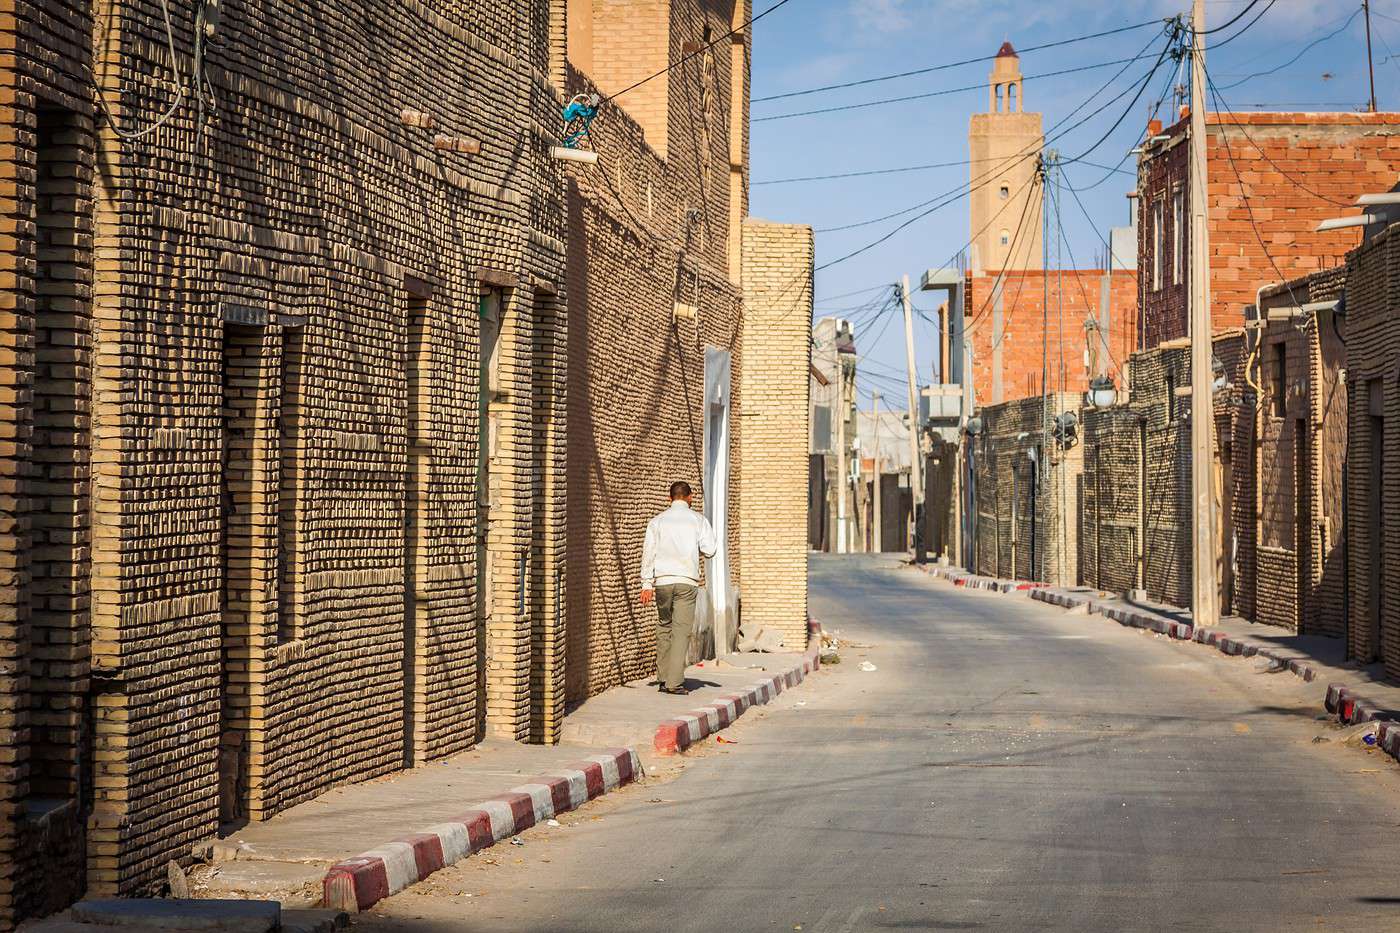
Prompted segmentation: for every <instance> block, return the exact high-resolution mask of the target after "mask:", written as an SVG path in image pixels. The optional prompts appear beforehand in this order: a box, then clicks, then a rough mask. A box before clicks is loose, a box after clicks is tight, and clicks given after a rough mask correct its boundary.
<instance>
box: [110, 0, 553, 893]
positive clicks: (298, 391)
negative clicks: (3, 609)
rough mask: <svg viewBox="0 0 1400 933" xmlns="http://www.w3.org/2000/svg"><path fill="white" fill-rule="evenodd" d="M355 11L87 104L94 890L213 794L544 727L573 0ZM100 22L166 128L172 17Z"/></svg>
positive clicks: (216, 812) (261, 14) (122, 883)
mask: <svg viewBox="0 0 1400 933" xmlns="http://www.w3.org/2000/svg"><path fill="white" fill-rule="evenodd" d="M108 12H109V13H110V16H109V15H107V13H108ZM362 12H363V11H361V10H359V9H358V8H356V10H354V11H351V10H349V9H348V8H345V7H344V6H343V5H336V4H332V5H331V6H329V7H325V6H312V7H308V6H306V5H302V4H293V3H288V2H273V3H266V4H259V5H256V6H236V7H233V8H229V9H226V11H225V14H224V18H223V23H222V25H221V26H220V31H219V37H218V41H217V42H214V43H211V44H209V45H208V46H207V47H206V53H207V54H206V58H205V60H204V61H203V62H202V73H203V76H204V78H205V79H206V80H207V81H208V82H209V84H210V85H211V86H212V89H213V102H210V101H206V102H205V105H204V107H203V108H202V109H201V107H200V106H198V102H197V101H196V100H194V99H190V100H188V101H186V102H185V103H184V104H182V105H181V106H180V107H178V108H177V109H176V110H175V112H174V113H173V115H172V116H171V117H170V118H169V119H168V120H167V121H165V122H164V123H162V124H161V125H160V127H159V128H158V129H156V130H154V131H152V132H150V133H149V134H147V135H145V136H142V137H140V138H137V139H127V138H122V137H119V136H118V135H117V134H116V133H115V132H113V131H112V130H111V129H110V128H107V129H104V130H103V131H102V133H101V137H100V147H99V159H98V165H99V168H100V172H99V175H98V179H97V186H96V195H97V197H96V201H97V208H96V238H95V241H96V264H97V269H98V270H99V275H98V283H97V289H96V294H95V300H94V317H95V320H96V325H95V331H96V340H97V346H98V350H97V353H96V354H95V366H94V401H93V409H94V412H93V418H94V425H95V427H94V441H93V447H94V454H93V458H94V462H95V477H94V483H95V486H96V496H97V502H98V505H97V509H96V512H95V525H94V540H93V546H92V565H93V570H92V576H93V579H94V586H93V590H94V597H93V602H92V628H93V642H94V649H93V665H94V671H95V690H94V700H93V702H94V706H95V708H94V712H93V720H94V723H95V726H94V728H95V736H94V742H95V749H96V751H95V760H96V772H95V776H94V787H95V791H94V803H93V812H92V815H91V817H90V819H89V837H90V838H89V846H88V852H89V857H88V888H89V891H90V892H94V893H112V892H116V893H123V894H132V893H142V892H148V891H151V890H154V889H155V888H156V887H158V885H159V883H160V878H161V877H162V876H163V868H164V864H165V862H166V861H167V860H169V859H171V858H177V859H179V858H186V857H187V855H188V851H189V846H190V843H191V842H193V841H195V840H197V839H199V838H203V837H207V836H209V835H212V834H213V833H214V832H215V831H216V829H217V826H218V822H219V817H220V813H221V811H222V812H223V814H224V815H225V816H228V815H235V816H243V817H247V818H250V819H258V818H262V817H266V816H267V815H269V814H271V813H275V812H277V811H278V810H280V809H282V808H285V807H287V806H290V805H292V804H294V803H297V802H299V801H302V800H306V799H308V798H310V797H312V796H315V795H316V794H318V793H321V792H323V791H324V790H326V789H327V788H330V787H332V786H335V785H336V784H339V783H343V782H346V781H355V780H363V779H366V778H369V777H373V776H375V775H378V774H384V773H387V772H389V771H392V770H394V769H397V768H400V767H402V766H404V764H406V763H417V762H420V761H423V760H426V759H429V758H433V757H438V756H441V755H445V754H450V753H452V752H454V751H458V750H461V749H463V748H465V747H468V746H469V745H471V744H472V743H474V742H476V741H477V740H478V739H479V738H480V736H481V735H482V734H483V730H485V729H491V730H492V731H495V732H498V733H501V734H505V735H507V736H511V737H517V738H526V737H528V736H529V735H531V734H535V735H537V736H539V737H543V738H548V736H549V730H550V728H552V726H551V725H550V724H551V723H556V722H557V714H558V711H559V709H560V707H561V705H562V694H561V692H560V691H559V690H558V689H557V683H558V681H559V678H560V671H559V667H560V663H559V662H560V653H559V648H558V646H559V644H560V643H561V639H560V638H559V637H558V634H557V632H558V627H559V625H560V624H562V617H563V613H562V607H561V606H560V605H559V603H558V596H559V594H560V592H561V591H560V588H559V587H557V586H552V585H551V580H552V579H554V578H555V577H557V573H558V565H559V562H560V561H559V559H560V555H561V554H562V543H561V534H562V518H563V513H562V502H563V482H562V465H563V461H562V453H563V451H562V430H563V428H562V422H561V418H560V417H559V412H560V411H561V406H562V399H561V398H560V395H561V394H562V392H563V391H564V386H563V381H562V377H561V376H560V373H562V360H563V357H562V354H563V346H562V344H563V339H564V336H565V331H564V325H563V320H564V318H563V313H562V308H563V303H562V302H563V284H564V283H563V260H564V204H563V198H562V194H561V192H562V188H561V181H562V179H561V176H560V175H559V172H558V169H557V167H556V164H555V163H554V162H553V161H552V160H550V159H549V157H548V154H547V146H548V144H549V143H550V142H551V138H550V132H552V130H551V131H549V132H546V131H545V130H544V129H543V128H544V127H554V126H557V121H558V108H559V106H560V97H559V94H558V91H557V90H555V89H553V88H551V86H550V85H549V83H548V78H549V74H550V73H551V70H553V71H555V72H557V71H558V69H559V67H560V66H559V63H558V62H557V60H556V59H557V56H558V49H557V46H558V43H557V42H552V41H551V37H550V28H551V24H552V23H554V24H556V25H557V23H558V21H559V20H560V11H559V10H558V9H555V5H552V4H551V3H549V2H548V0H526V2H520V3H514V4H486V3H480V2H471V3H454V4H449V5H448V6H447V7H446V8H443V7H441V6H440V5H431V4H425V3H421V2H418V0H405V2H402V3H397V4H390V5H388V6H385V7H383V8H382V9H379V10H377V11H376V12H375V15H374V22H375V30H374V35H373V37H372V40H369V41H367V39H366V35H365V34H364V33H363V32H361V31H359V30H358V28H355V27H351V26H349V25H348V24H349V23H350V22H351V21H352V20H357V18H358V17H360V16H361V15H362ZM173 13H174V14H175V17H176V18H175V21H174V33H175V36H174V38H175V42H176V46H177V50H178V52H179V54H180V55H181V56H182V62H183V63H185V65H186V67H187V68H188V67H189V63H190V62H191V60H192V59H191V56H192V52H193V43H192V36H193V32H194V23H193V22H192V21H191V18H190V14H189V12H188V11H187V10H183V9H180V8H174V9H173ZM101 22H102V23H103V24H104V31H103V32H102V33H101V34H99V36H98V41H99V44H100V48H101V49H102V51H101V53H100V65H99V68H98V77H99V84H100V86H101V88H102V93H103V95H104V97H105V98H106V99H107V100H108V101H109V102H110V105H111V106H112V108H113V110H114V111H115V112H116V115H117V120H118V121H119V123H120V125H121V126H122V127H123V129H133V128H147V127H151V126H153V125H154V124H155V122H156V120H157V119H158V118H159V116H160V115H161V114H162V113H163V112H164V110H165V108H166V107H167V105H168V103H169V91H168V84H166V83H165V82H164V80H163V78H162V77H161V76H163V75H165V74H166V73H167V72H168V68H169V62H168V61H167V59H168V53H166V51H165V48H166V33H165V27H164V22H163V19H162V17H161V16H160V12H159V10H158V9H155V8H149V7H147V6H138V5H134V4H131V3H128V2H125V0H120V2H117V0H114V2H112V3H111V4H110V10H109V11H107V12H104V15H103V17H101ZM108 24H110V25H108ZM309 37H310V38H309ZM307 41H312V42H314V45H315V54H314V55H310V56H308V55H307V53H306V42H307ZM551 56H554V57H553V58H552V57H551ZM483 89H489V92H486V93H483ZM405 108H409V109H412V110H416V111H421V112H426V113H429V114H431V115H432V117H433V118H434V119H435V122H436V125H435V127H434V128H431V129H430V128H426V127H423V126H420V125H414V123H411V122H405V121H404V120H403V119H401V116H400V114H401V111H402V110H404V109H405ZM438 134H441V135H443V136H445V137H472V138H475V139H478V140H480V145H481V151H480V153H479V154H475V155H473V154H470V153H468V152H464V151H456V150H454V149H452V148H441V147H439V146H436V145H435V144H434V137H435V135H438ZM483 296H486V297H488V298H489V300H490V301H493V302H498V304H499V309H500V310H499V314H498V319H499V320H498V324H499V332H500V336H499V338H498V340H497V343H496V346H497V350H496V352H495V354H494V355H493V357H492V359H491V360H490V361H484V360H483V359H482V356H481V353H480V348H481V343H482V336H483V311H484V306H483V305H482V299H483ZM484 362H489V365H487V366H483V363H484ZM486 370H489V375H488V374H487V372H486ZM487 382H489V383H490V385H484V383H487ZM483 415H484V417H483ZM483 470H484V471H485V475H487V476H488V477H489V480H490V482H489V485H488V486H487V487H486V488H480V484H479V481H478V477H479V476H480V475H481V474H482V471H483ZM488 517H489V527H488V526H487V525H486V524H484V523H483V520H485V519H487V518H488ZM483 534H484V543H481V542H482V540H483V539H482V535H483ZM479 547H480V548H481V549H480V550H479ZM536 646H538V648H539V650H538V651H536V650H535V648H536ZM488 671H489V676H488ZM537 724H538V728H537Z"/></svg>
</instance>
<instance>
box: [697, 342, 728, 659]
mask: <svg viewBox="0 0 1400 933" xmlns="http://www.w3.org/2000/svg"><path fill="white" fill-rule="evenodd" d="M729 374H730V356H729V352H728V351H727V350H720V349H718V348H716V347H706V348H705V412H704V413H705V477H704V480H705V518H706V519H708V520H709V522H710V526H711V527H712V528H714V530H715V537H716V538H717V539H718V541H719V547H718V549H717V550H716V551H715V556H714V557H713V558H712V559H711V560H710V564H709V567H708V569H707V572H706V574H705V589H706V595H707V596H708V597H709V602H710V611H711V613H712V616H713V618H712V620H711V621H712V622H713V631H714V633H715V650H716V654H728V652H729V647H730V645H731V644H732V642H733V640H734V631H733V628H732V627H731V625H730V620H731V618H732V612H731V600H730V598H729V546H728V537H729V535H728V516H729V397H730V386H729Z"/></svg>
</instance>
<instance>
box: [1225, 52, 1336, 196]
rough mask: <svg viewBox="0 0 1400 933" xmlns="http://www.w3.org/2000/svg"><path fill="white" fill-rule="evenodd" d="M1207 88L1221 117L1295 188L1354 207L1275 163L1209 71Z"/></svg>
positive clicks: (1228, 146)
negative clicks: (1308, 183) (1218, 107)
mask: <svg viewBox="0 0 1400 933" xmlns="http://www.w3.org/2000/svg"><path fill="white" fill-rule="evenodd" d="M1206 86H1207V88H1208V89H1209V90H1210V92H1211V96H1212V97H1214V98H1215V101H1216V103H1217V104H1219V105H1220V109H1219V111H1218V113H1219V115H1220V116H1222V117H1226V118H1228V119H1229V121H1230V125H1231V126H1233V127H1234V128H1235V129H1237V130H1239V131H1240V134H1241V135H1243V136H1244V138H1245V139H1247V140H1249V144H1250V145H1251V146H1253V147H1254V148H1255V150H1256V151H1257V152H1258V153H1259V154H1260V155H1261V156H1263V157H1264V161H1266V162H1268V163H1269V164H1270V165H1272V166H1273V167H1274V169H1275V170H1276V171H1277V172H1278V173H1279V174H1280V175H1282V176H1283V177H1284V178H1286V179H1288V181H1289V182H1291V183H1292V184H1293V186H1294V187H1296V188H1298V189H1299V190H1302V191H1306V192H1307V193H1308V194H1310V195H1312V196H1313V197H1315V198H1318V199H1319V200H1322V201H1326V202H1327V203H1328V204H1332V205H1334V206H1336V207H1350V206H1352V205H1350V204H1348V203H1347V202H1346V201H1338V200H1337V199H1336V198H1330V197H1328V196H1327V195H1325V194H1322V193H1321V192H1319V191H1314V190H1313V189H1312V188H1309V187H1308V186H1307V185H1305V184H1303V183H1302V182H1301V181H1299V180H1298V179H1297V178H1294V177H1293V175H1292V174H1291V173H1290V172H1288V171H1287V170H1285V169H1284V168H1283V166H1281V165H1279V164H1278V163H1277V162H1275V161H1274V160H1273V157H1272V156H1270V155H1269V154H1268V152H1266V151H1265V150H1264V147H1263V146H1261V145H1259V143H1257V142H1256V141H1255V140H1254V137H1253V136H1251V135H1249V130H1247V129H1245V128H1244V124H1242V123H1240V122H1239V121H1238V120H1236V119H1235V111H1234V110H1232V109H1231V108H1230V106H1229V103H1228V102H1227V101H1226V100H1225V97H1224V95H1223V94H1221V93H1220V88H1218V87H1216V85H1215V81H1214V79H1212V78H1211V76H1210V71H1209V70H1207V71H1206ZM1230 148H1231V147H1230V145H1229V143H1228V141H1227V142H1226V145H1225V151H1226V152H1229V151H1230Z"/></svg>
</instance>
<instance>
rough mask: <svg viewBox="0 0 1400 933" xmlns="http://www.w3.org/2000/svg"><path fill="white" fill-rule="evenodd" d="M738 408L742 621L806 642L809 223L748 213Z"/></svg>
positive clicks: (791, 642) (789, 642) (791, 644)
mask: <svg viewBox="0 0 1400 933" xmlns="http://www.w3.org/2000/svg"><path fill="white" fill-rule="evenodd" d="M743 236H744V251H743V263H742V269H743V281H744V325H743V339H742V353H741V357H742V365H741V366H740V395H739V397H740V398H741V399H742V402H741V404H742V409H741V410H740V412H739V417H740V419H741V420H742V423H743V431H742V433H741V434H740V437H739V482H738V486H739V488H740V489H741V490H743V497H744V498H743V504H742V506H741V507H740V510H739V579H740V580H742V581H743V592H742V595H741V605H742V617H741V618H742V625H743V626H744V628H745V629H746V630H749V631H755V630H756V629H757V628H758V627H764V628H772V629H776V630H777V631H780V632H782V634H783V641H784V643H785V644H786V646H787V647H788V648H790V649H792V648H802V647H804V646H805V645H806V643H807V507H808V502H807V482H808V480H807V470H808V460H807V451H808V440H809V438H808V425H807V419H808V416H809V410H808V389H809V386H810V381H811V380H810V375H809V372H810V360H811V351H810V344H811V327H812V251H813V244H812V230H811V228H810V227H805V226H798V225H793V224H775V223H768V222H767V221H759V220H754V219H752V218H750V219H749V220H746V221H745V222H744V233H743Z"/></svg>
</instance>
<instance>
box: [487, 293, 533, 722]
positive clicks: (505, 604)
mask: <svg viewBox="0 0 1400 933" xmlns="http://www.w3.org/2000/svg"><path fill="white" fill-rule="evenodd" d="M533 311H534V309H533V307H532V296H531V295H529V294H528V293H526V292H525V290H523V289H520V288H512V289H510V290H509V291H507V292H506V293H505V302H504V306H503V313H502V317H501V331H500V337H499V338H498V341H497V359H496V362H495V366H494V382H495V385H494V387H493V388H494V390H495V392H494V398H493V400H492V401H491V419H492V422H493V424H492V426H491V429H490V436H491V441H490V452H489V456H490V459H491V469H490V488H489V490H488V495H489V497H490V503H491V525H490V528H489V530H488V532H487V545H486V546H487V552H488V560H489V561H490V567H489V576H490V607H489V613H490V615H489V617H488V619H487V623H486V658H487V660H486V730H487V732H488V733H489V734H491V735H496V736H502V737H505V738H510V739H516V740H524V739H525V738H527V737H528V734H529V722H530V605H529V600H528V599H527V596H528V592H527V589H526V588H527V587H528V586H529V585H530V567H529V557H530V546H531V531H532V527H531V524H532V520H531V511H532V506H533V496H532V490H531V466H532V464H531V461H532V456H531V449H532V444H533V421H534V414H533V411H532V406H531V397H532V388H533V387H532V384H531V382H532V376H531V370H532V362H533V355H534V348H533V346H532V341H533V320H532V318H533Z"/></svg>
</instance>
